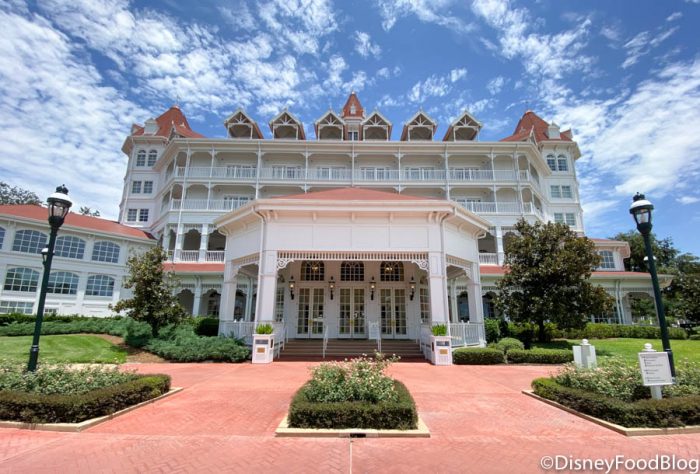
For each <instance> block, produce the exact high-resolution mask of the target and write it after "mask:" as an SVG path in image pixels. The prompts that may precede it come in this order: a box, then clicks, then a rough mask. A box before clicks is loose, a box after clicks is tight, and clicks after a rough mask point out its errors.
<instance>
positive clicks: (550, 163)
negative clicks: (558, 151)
mask: <svg viewBox="0 0 700 474" xmlns="http://www.w3.org/2000/svg"><path fill="white" fill-rule="evenodd" d="M547 166H549V169H550V170H552V171H556V170H557V160H556V159H555V158H554V155H547Z"/></svg>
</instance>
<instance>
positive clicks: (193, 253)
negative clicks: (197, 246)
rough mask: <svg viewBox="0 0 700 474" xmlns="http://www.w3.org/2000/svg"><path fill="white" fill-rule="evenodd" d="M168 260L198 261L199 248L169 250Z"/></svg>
mask: <svg viewBox="0 0 700 474" xmlns="http://www.w3.org/2000/svg"><path fill="white" fill-rule="evenodd" d="M168 260H169V261H171V262H197V261H199V250H168Z"/></svg>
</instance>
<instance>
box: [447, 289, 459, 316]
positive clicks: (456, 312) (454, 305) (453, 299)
mask: <svg viewBox="0 0 700 474" xmlns="http://www.w3.org/2000/svg"><path fill="white" fill-rule="evenodd" d="M449 288H450V306H451V307H452V321H451V322H453V323H455V322H458V321H459V308H458V306H457V280H452V284H451V285H449Z"/></svg>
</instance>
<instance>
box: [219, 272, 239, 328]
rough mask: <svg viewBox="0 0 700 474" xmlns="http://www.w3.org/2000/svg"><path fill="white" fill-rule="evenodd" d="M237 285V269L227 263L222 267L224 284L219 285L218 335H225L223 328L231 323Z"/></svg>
mask: <svg viewBox="0 0 700 474" xmlns="http://www.w3.org/2000/svg"><path fill="white" fill-rule="evenodd" d="M237 284H238V268H237V267H234V266H233V264H232V263H231V262H230V261H228V262H226V264H225V265H224V283H223V285H221V307H220V308H219V334H225V331H224V326H225V324H226V323H227V322H230V321H233V312H234V309H235V308H236V286H237Z"/></svg>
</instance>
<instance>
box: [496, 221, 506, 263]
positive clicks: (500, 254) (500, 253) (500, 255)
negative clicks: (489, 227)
mask: <svg viewBox="0 0 700 474" xmlns="http://www.w3.org/2000/svg"><path fill="white" fill-rule="evenodd" d="M496 254H497V255H496V257H497V259H498V264H499V265H501V266H503V262H504V261H505V251H504V250H503V228H502V227H501V226H500V225H497V226H496Z"/></svg>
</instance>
